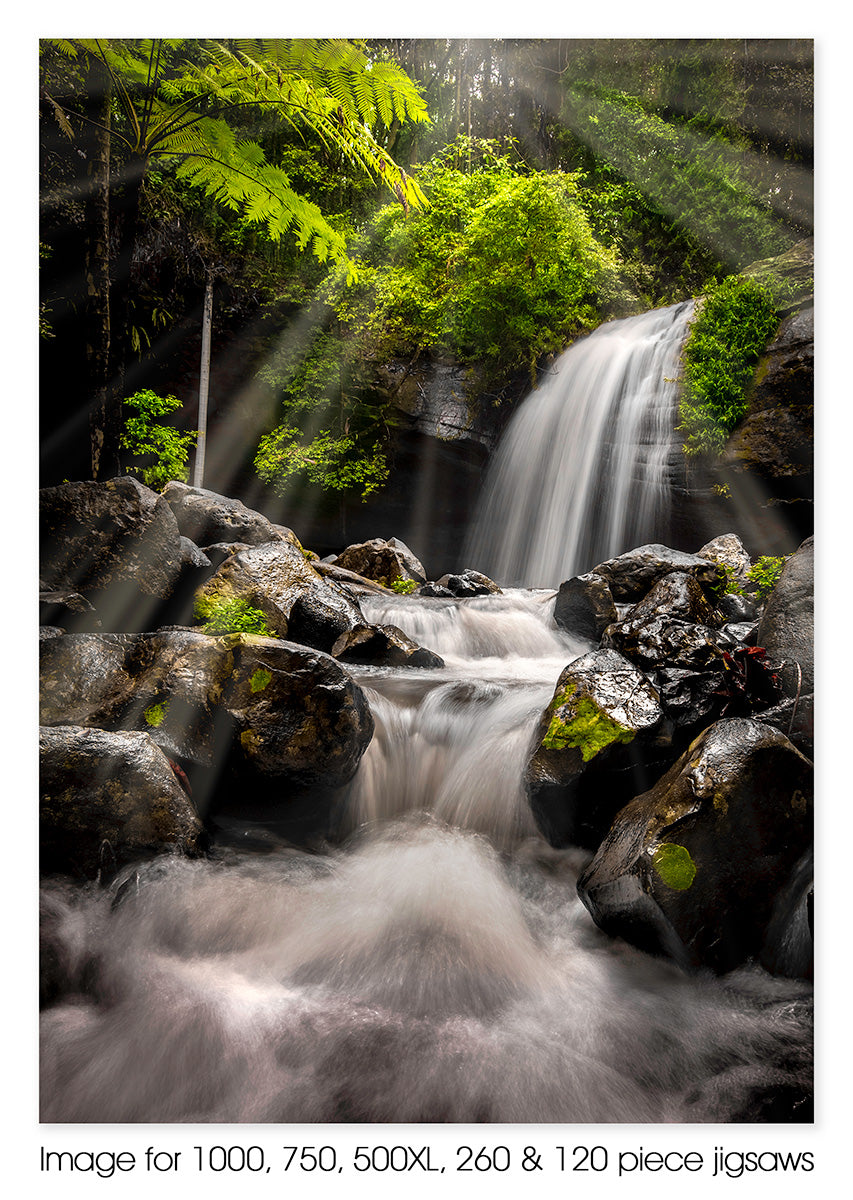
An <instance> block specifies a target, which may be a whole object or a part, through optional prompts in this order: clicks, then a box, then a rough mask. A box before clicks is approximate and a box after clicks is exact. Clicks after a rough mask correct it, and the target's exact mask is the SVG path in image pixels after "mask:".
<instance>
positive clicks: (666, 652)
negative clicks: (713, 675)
mask: <svg viewBox="0 0 853 1200" xmlns="http://www.w3.org/2000/svg"><path fill="white" fill-rule="evenodd" d="M737 644H738V643H737V639H736V638H734V637H732V635H731V634H729V633H725V632H724V631H723V630H721V629H712V628H711V627H710V626H708V625H694V624H692V623H690V622H687V621H680V620H677V619H673V618H672V617H669V616H666V615H661V616H653V617H651V618H643V617H641V618H639V619H637V620H634V619H631V618H629V619H628V620H625V621H621V622H619V623H618V624H617V625H609V626H608V627H607V629H606V630H605V631H604V634H603V636H602V639H601V645H602V646H603V647H606V648H609V649H612V650H618V651H619V652H620V653H621V654H624V655H625V657H626V658H629V659H630V660H631V661H632V662H634V663H636V664H637V665H638V666H640V667H642V668H643V670H646V671H648V670H653V669H657V668H660V667H665V666H666V667H680V668H681V669H683V670H693V671H703V670H708V669H714V668H715V667H716V666H717V665H719V664H720V663H721V662H722V661H723V654H724V653H725V652H727V651H729V650H732V649H734V648H735V647H736V646H737Z"/></svg>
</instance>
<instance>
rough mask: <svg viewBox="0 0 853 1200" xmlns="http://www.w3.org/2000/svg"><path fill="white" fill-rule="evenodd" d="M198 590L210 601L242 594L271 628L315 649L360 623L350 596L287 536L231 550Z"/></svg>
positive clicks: (327, 646) (325, 646) (328, 645)
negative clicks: (289, 540)
mask: <svg viewBox="0 0 853 1200" xmlns="http://www.w3.org/2000/svg"><path fill="white" fill-rule="evenodd" d="M198 595H199V597H200V598H202V599H203V601H206V602H209V603H214V604H215V603H217V602H223V603H227V602H228V601H231V600H234V599H237V598H240V599H244V600H246V601H247V602H248V603H249V604H250V605H251V607H253V608H256V609H259V610H260V611H261V612H262V613H263V615H264V618H265V620H266V623H267V625H268V627H269V628H270V629H271V630H272V631H273V633H275V634H277V635H279V636H280V637H286V638H288V639H289V640H290V641H293V642H302V643H304V644H305V645H306V646H314V647H315V648H316V649H319V650H326V651H328V650H331V648H332V646H333V645H334V644H335V642H336V641H337V639H338V638H339V637H340V635H341V634H342V633H346V632H347V631H348V630H350V629H354V628H355V627H356V625H363V624H364V623H365V622H364V617H363V616H362V614H361V610H360V609H359V607H358V605H357V603H356V602H355V600H353V599H352V597H350V596H349V595H347V593H346V592H344V590H343V589H342V588H341V587H340V586H339V585H338V584H337V583H335V582H334V580H326V579H324V578H323V577H322V576H321V575H320V574H319V573H318V572H317V571H316V570H315V569H314V567H313V566H312V565H311V564H310V563H309V562H308V561H307V560H306V558H305V556H304V555H303V554H302V552H301V551H300V550H298V549H297V548H296V547H295V546H293V545H291V544H290V543H289V542H286V541H278V542H266V543H264V544H263V545H260V546H251V547H249V548H248V549H246V550H239V551H238V552H237V553H236V554H232V555H230V556H229V557H228V558H227V559H226V560H225V561H224V562H223V563H222V565H221V566H220V567H219V568H218V570H217V571H216V573H215V574H214V575H213V576H212V577H211V578H210V579H209V580H208V581H207V582H206V583H205V584H204V585H203V586H202V587H201V588H200V589H199V592H198Z"/></svg>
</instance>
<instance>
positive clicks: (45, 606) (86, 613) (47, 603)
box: [39, 591, 101, 628]
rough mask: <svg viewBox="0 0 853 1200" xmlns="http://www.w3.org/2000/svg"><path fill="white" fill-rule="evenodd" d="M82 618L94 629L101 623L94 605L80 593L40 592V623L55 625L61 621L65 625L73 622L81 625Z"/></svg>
mask: <svg viewBox="0 0 853 1200" xmlns="http://www.w3.org/2000/svg"><path fill="white" fill-rule="evenodd" d="M81 618H83V620H84V621H85V623H86V624H89V625H91V626H92V627H93V628H94V627H96V626H99V625H100V623H101V621H100V618H99V617H98V614H97V612H96V610H95V607H94V605H93V604H90V603H89V601H88V600H87V599H86V597H85V596H81V595H80V593H79V592H68V591H40V592H39V623H40V624H42V625H53V624H55V623H56V622H58V621H61V622H62V623H63V625H65V624H67V623H68V622H69V621H73V622H74V623H75V624H76V625H79V624H81Z"/></svg>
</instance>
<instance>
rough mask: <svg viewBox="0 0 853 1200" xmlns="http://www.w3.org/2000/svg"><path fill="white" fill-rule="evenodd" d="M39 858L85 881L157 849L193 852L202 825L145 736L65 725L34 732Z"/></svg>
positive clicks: (200, 845)
mask: <svg viewBox="0 0 853 1200" xmlns="http://www.w3.org/2000/svg"><path fill="white" fill-rule="evenodd" d="M39 750H40V779H39V789H40V856H41V866H42V869H43V870H44V871H46V872H61V873H65V874H71V875H75V876H83V877H86V878H90V879H91V878H94V877H96V876H99V875H100V876H101V877H103V876H104V875H111V874H112V873H113V872H114V871H115V870H116V868H117V867H119V866H121V865H122V864H124V863H128V862H132V861H134V860H135V859H138V858H145V857H148V856H150V855H153V854H158V853H162V852H163V851H168V850H171V851H180V852H181V853H183V854H190V855H194V854H200V853H202V852H203V850H204V848H205V845H206V838H205V834H204V831H203V828H202V823H201V821H200V819H199V816H198V813H197V812H196V810H195V807H194V806H193V803H192V801H191V799H190V798H189V796H188V795H187V793H186V791H185V790H184V787H183V786H182V784H181V782H180V781H179V777H178V775H177V774H176V772H175V771H174V770H173V768H172V766H171V764H170V763H169V760H168V758H167V757H166V755H165V754H164V753H163V751H162V750H161V749H160V748H159V746H157V745H155V743H154V742H153V741H152V739H151V738H150V737H149V735H148V734H147V733H129V732H121V733H113V732H108V731H105V730H102V729H83V728H80V727H78V726H73V725H62V726H56V727H53V728H45V729H42V730H41V731H40V736H39Z"/></svg>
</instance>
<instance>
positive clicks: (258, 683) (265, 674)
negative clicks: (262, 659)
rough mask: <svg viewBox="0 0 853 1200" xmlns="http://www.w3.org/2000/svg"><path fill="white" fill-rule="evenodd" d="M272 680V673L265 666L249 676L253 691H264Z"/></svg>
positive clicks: (250, 686)
mask: <svg viewBox="0 0 853 1200" xmlns="http://www.w3.org/2000/svg"><path fill="white" fill-rule="evenodd" d="M271 682H272V675H270V673H269V671H265V670H264V668H263V667H258V669H257V671H254V672H253V673H252V674H251V675H250V676H249V688H250V690H251V691H253V692H262V691H263V690H264V688H265V687H266V686H267V685H268V684H270V683H271Z"/></svg>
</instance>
